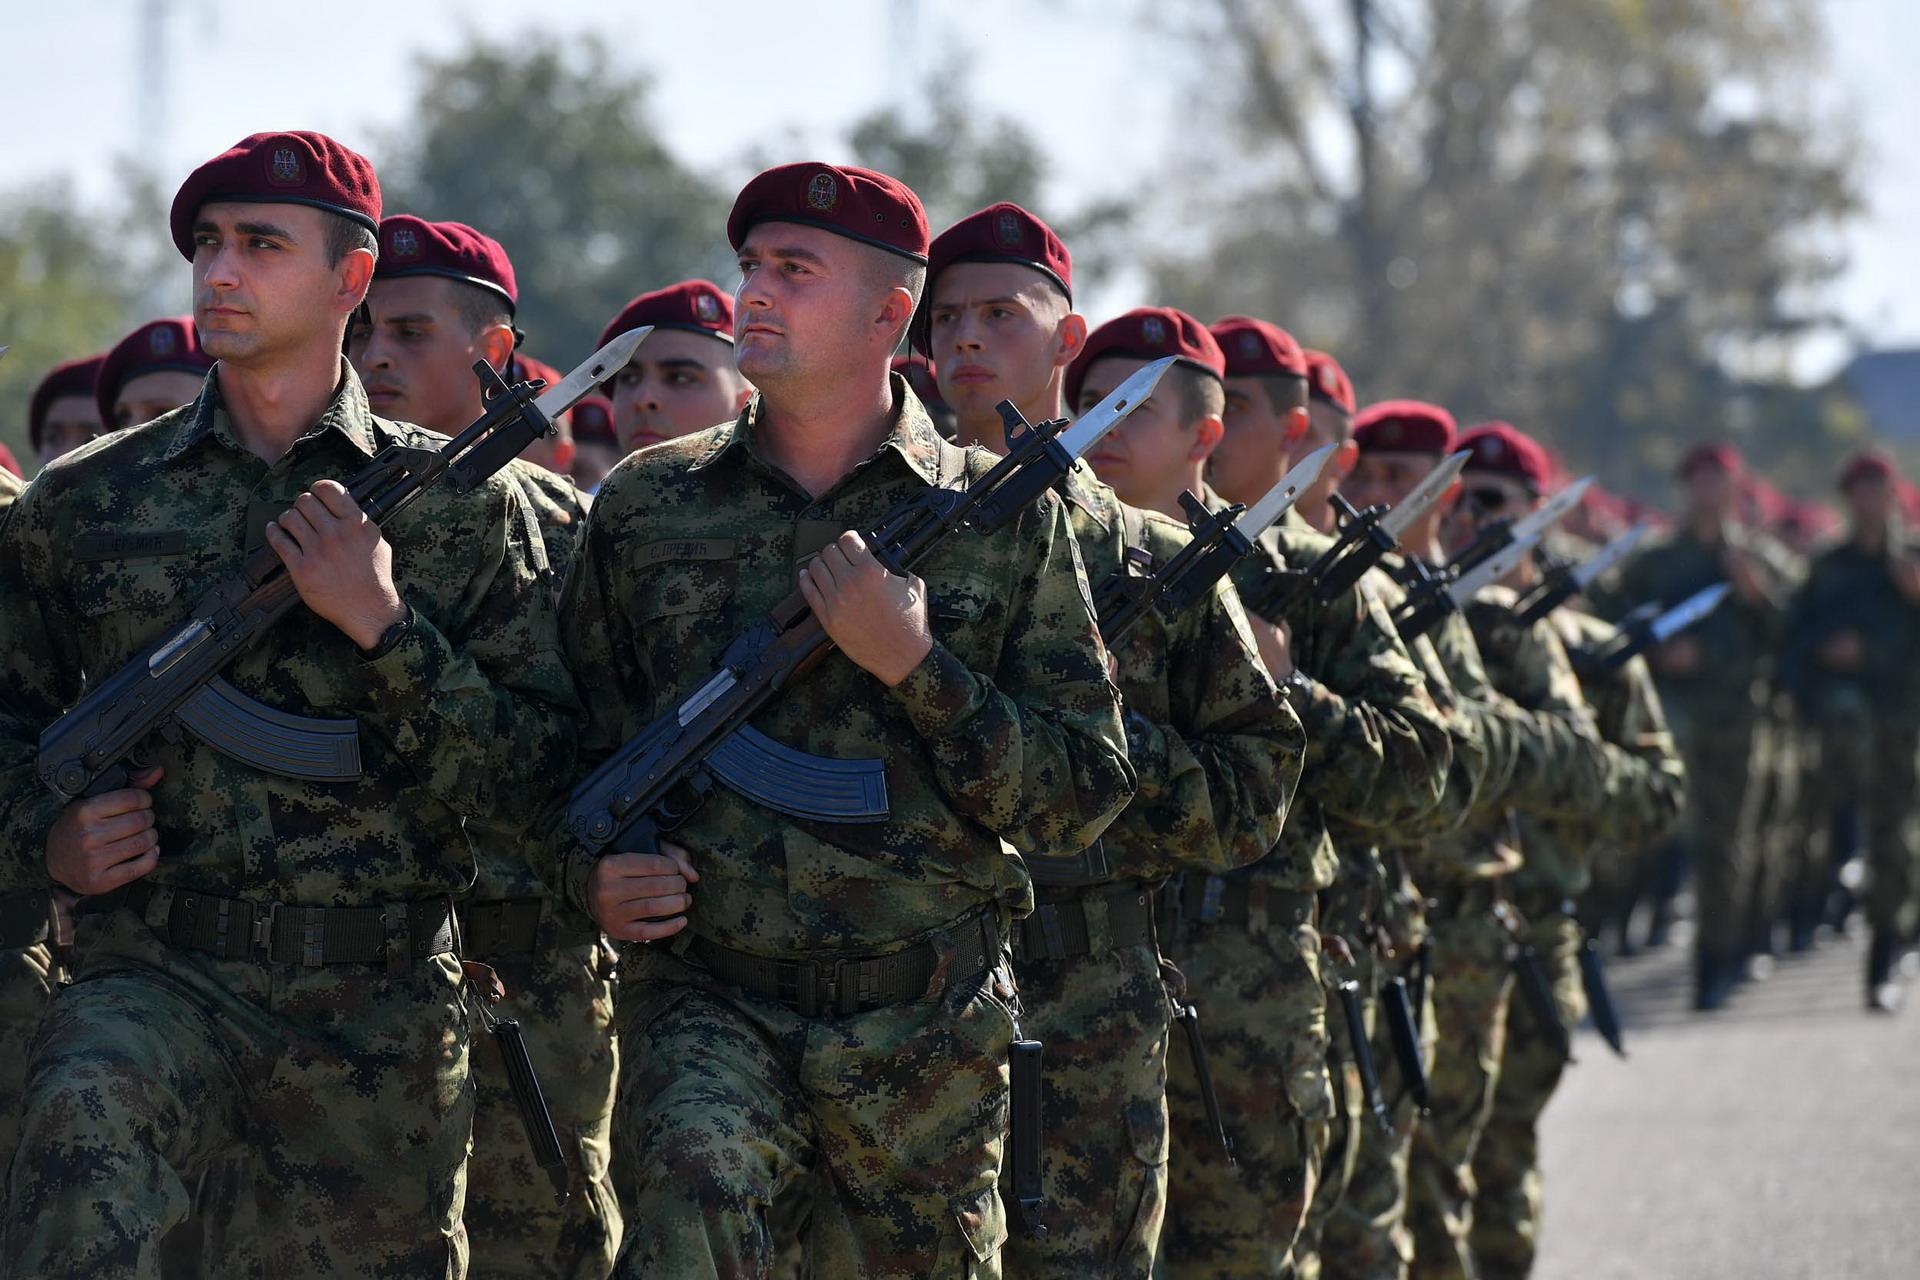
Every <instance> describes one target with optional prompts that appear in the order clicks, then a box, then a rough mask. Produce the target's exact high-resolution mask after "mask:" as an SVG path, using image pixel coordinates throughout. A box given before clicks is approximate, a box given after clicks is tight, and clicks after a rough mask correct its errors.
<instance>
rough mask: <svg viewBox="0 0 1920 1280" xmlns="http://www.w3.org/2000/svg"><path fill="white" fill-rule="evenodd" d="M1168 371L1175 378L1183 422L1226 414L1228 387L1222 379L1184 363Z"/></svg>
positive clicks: (1175, 389)
mask: <svg viewBox="0 0 1920 1280" xmlns="http://www.w3.org/2000/svg"><path fill="white" fill-rule="evenodd" d="M1167 372H1168V373H1169V374H1170V375H1171V376H1172V377H1173V378H1174V379H1175V381H1174V384H1173V386H1174V391H1175V393H1176V394H1177V396H1178V400H1177V403H1178V404H1179V406H1180V421H1181V423H1182V424H1185V423H1190V422H1198V421H1200V419H1202V418H1218V417H1222V416H1224V415H1225V414H1226V412H1227V388H1226V384H1225V383H1223V382H1221V381H1220V379H1218V378H1216V377H1214V376H1213V375H1212V374H1210V373H1204V372H1202V371H1201V370H1199V369H1195V368H1193V367H1191V366H1189V365H1184V364H1176V365H1175V366H1173V368H1171V369H1169V370H1167Z"/></svg>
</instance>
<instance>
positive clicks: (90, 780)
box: [34, 328, 652, 800]
mask: <svg viewBox="0 0 1920 1280" xmlns="http://www.w3.org/2000/svg"><path fill="white" fill-rule="evenodd" d="M650 332H652V330H651V329H650V328H640V329H630V330H628V331H627V332H625V333H623V334H621V335H620V336H619V337H617V338H615V339H614V340H613V341H611V342H609V343H607V344H606V345H605V346H604V347H602V348H600V350H598V351H596V352H594V353H593V355H592V356H590V357H589V358H588V359H587V361H586V363H585V364H582V365H581V366H580V367H579V368H577V369H575V370H574V371H573V372H572V373H570V374H568V375H567V376H566V377H565V378H563V379H561V381H560V384H559V385H558V386H555V387H552V388H549V389H548V390H547V391H546V392H545V394H539V392H540V388H541V387H542V386H544V385H545V384H544V383H542V382H540V381H538V380H535V381H531V382H516V383H513V384H512V385H508V384H507V383H506V382H504V381H502V380H501V378H500V375H499V374H497V373H495V372H494V370H493V369H492V367H491V366H489V365H488V364H487V363H486V362H485V361H478V362H476V363H475V364H474V366H473V371H474V375H475V376H476V377H478V378H479V379H480V382H481V385H482V387H483V389H484V390H483V394H484V396H485V399H486V406H487V407H486V411H485V412H484V413H482V414H481V415H480V416H479V417H478V418H476V419H474V421H473V422H472V424H470V425H469V426H468V427H467V428H466V429H465V430H464V431H462V432H461V433H460V434H459V435H457V436H455V437H453V439H451V440H449V441H448V442H447V443H446V444H445V445H443V446H442V447H440V448H438V449H429V448H423V447H419V446H414V445H401V444H394V445H388V446H387V447H386V448H384V449H382V450H381V451H380V453H379V454H378V455H377V456H375V457H374V459H373V460H372V461H371V462H369V463H368V464H367V465H366V467H365V468H364V469H362V470H361V471H360V473H359V474H358V475H356V476H354V477H353V479H352V480H351V481H349V482H348V484H347V493H348V495H349V496H350V497H352V499H353V500H354V502H355V504H356V505H358V506H359V508H360V510H361V511H362V512H364V513H365V514H366V516H367V518H368V519H369V520H371V521H373V522H374V523H375V524H379V525H384V524H386V523H387V522H388V521H390V520H392V519H393V518H394V517H395V516H397V515H399V514H400V513H402V512H404V511H406V510H407V509H408V508H409V507H411V506H412V505H413V504H414V503H415V502H417V501H418V500H419V499H420V497H421V495H423V494H425V493H426V492H427V491H428V490H430V489H432V488H433V487H434V486H435V485H436V484H439V483H441V482H442V481H445V482H447V483H450V484H452V485H453V486H454V488H455V489H456V490H458V491H459V492H461V493H467V492H470V491H471V490H473V489H475V488H477V487H478V486H480V485H481V484H484V483H485V482H486V481H487V479H488V478H489V477H491V476H492V475H493V474H494V473H495V472H497V471H499V470H500V468H502V467H504V466H506V465H507V463H508V462H510V461H512V460H513V459H514V458H516V457H518V456H519V454H520V451H521V450H522V449H524V448H526V447H527V446H528V445H529V444H532V443H533V442H534V441H535V440H537V439H539V438H540V437H541V436H542V435H545V434H547V433H549V432H551V431H552V430H553V426H552V419H553V418H555V417H557V416H559V415H560V414H562V413H565V412H566V411H567V410H568V409H569V408H571V407H572V405H573V403H574V402H575V401H576V400H578V399H580V397H581V396H583V395H585V394H586V393H587V392H588V391H591V390H592V389H593V388H594V386H595V385H597V384H598V383H599V382H600V381H602V380H603V379H605V378H607V377H609V376H610V375H612V374H613V373H614V372H615V371H616V370H618V369H620V368H622V367H623V366H625V364H626V363H627V360H628V359H629V358H630V357H631V356H632V355H633V351H634V348H636V347H638V346H639V345H640V343H641V341H642V340H643V339H644V338H645V337H646V336H647V334H648V333H650ZM299 603H300V594H299V592H298V591H297V590H296V589H295V588H294V585H293V579H292V577H291V576H289V575H288V573H287V571H286V567H285V566H284V565H282V564H281V563H280V557H279V556H278V555H276V554H275V553H274V550H273V548H271V547H267V546H262V547H258V548H256V549H255V550H254V551H253V552H252V553H251V554H249V555H248V556H247V559H246V562H245V565H244V567H243V568H242V569H241V571H240V572H239V573H237V574H235V575H234V576H233V577H231V578H228V579H227V580H226V581H224V582H222V583H220V584H219V585H217V586H216V587H214V589H213V590H212V591H210V592H208V593H207V594H206V595H204V596H202V597H201V598H200V599H199V600H198V601H197V602H195V604H194V606H193V609H192V612H191V616H190V617H189V618H188V619H187V621H185V622H183V623H181V624H180V625H179V626H177V627H174V628H173V629H172V630H170V631H168V632H167V633H166V634H165V635H163V636H161V637H160V638H159V639H158V640H156V641H154V642H153V643H152V644H150V645H148V646H147V647H146V648H145V649H143V650H141V651H140V652H139V653H138V654H136V655H135V656H134V657H133V659H132V660H131V661H129V662H128V663H126V665H124V666H122V667H121V668H120V669H119V670H118V671H116V672H114V673H113V674H112V675H110V676H108V677H107V678H106V679H105V680H103V681H101V682H100V683H99V684H98V685H96V686H95V687H94V688H92V689H91V690H89V691H88V692H87V694H86V696H84V697H82V698H81V699H80V701H79V702H78V703H76V704H75V705H74V707H73V708H72V709H71V710H69V711H68V712H67V713H66V714H65V715H62V716H61V717H60V718H59V719H58V720H56V721H54V722H53V723H52V724H51V725H49V726H48V727H47V729H46V731H45V732H44V733H42V734H41V735H40V747H39V756H38V759H37V760H36V761H35V765H34V768H35V772H36V773H37V774H38V775H39V777H40V781H41V782H43V783H45V784H46V785H47V786H48V787H49V788H51V789H52V790H53V791H54V792H55V793H56V794H58V795H59V796H61V797H62V798H63V799H66V800H77V799H79V798H81V797H83V796H95V795H100V794H102V793H103V792H107V791H117V790H120V789H121V788H123V787H125V786H126V785H127V782H128V778H129V776H130V773H131V769H130V766H129V757H130V756H131V755H132V753H133V751H134V750H135V748H137V747H138V746H139V745H140V743H141V742H143V741H145V740H146V739H147V737H148V736H149V735H151V734H153V733H155V732H164V733H172V732H177V730H176V727H175V726H178V727H180V728H185V729H187V730H188V731H190V732H192V733H193V734H194V735H195V736H196V737H198V738H200V739H201V740H202V741H204V742H205V743H206V744H207V745H208V746H210V747H212V748H214V749H215V750H216V751H219V752H221V753H223V754H225V755H228V756H231V757H233V758H234V759H236V760H240V761H243V762H245V763H247V764H251V765H253V766H254V767H256V768H259V769H263V770H266V771H268V772H271V773H278V774H282V775H284V776H286V777H291V778H307V779H313V780H316V781H323V782H342V781H351V780H352V779H354V778H357V777H359V776H360V739H359V726H358V724H357V722H355V721H353V720H321V719H316V718H313V717H308V716H295V715H288V714H287V713H285V712H282V711H276V710H274V709H273V708H271V707H268V706H265V705H263V704H261V703H259V702H257V701H255V700H254V699H252V698H249V697H247V696H246V695H245V694H243V693H241V692H240V691H239V690H238V689H235V688H234V687H233V686H232V685H231V684H229V683H228V682H227V681H226V680H224V679H222V678H221V676H220V673H221V672H222V671H224V670H225V669H226V668H227V667H228V665H230V664H231V663H232V662H233V661H234V659H236V658H238V657H239V656H240V655H241V654H242V653H245V652H246V651H247V650H249V649H251V648H252V647H253V646H254V645H256V644H258V643H259V641H260V639H261V637H263V636H265V635H266V634H267V632H269V631H271V630H272V629H273V627H274V625H275V624H276V623H278V622H279V621H280V620H281V619H282V618H284V617H286V616H287V615H288V614H289V613H291V612H292V611H293V609H294V607H295V606H296V605H298V604H299Z"/></svg>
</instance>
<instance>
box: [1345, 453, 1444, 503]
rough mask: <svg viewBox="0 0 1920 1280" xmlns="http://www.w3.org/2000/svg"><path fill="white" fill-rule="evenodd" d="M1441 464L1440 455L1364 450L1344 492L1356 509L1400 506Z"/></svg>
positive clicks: (1354, 466) (1355, 464)
mask: <svg viewBox="0 0 1920 1280" xmlns="http://www.w3.org/2000/svg"><path fill="white" fill-rule="evenodd" d="M1439 464H1440V455H1439V454H1437V453H1402V452H1398V451H1394V450H1387V449H1368V450H1364V451H1362V453H1361V454H1360V460H1359V461H1358V462H1356V463H1354V465H1353V474H1352V475H1350V476H1348V477H1347V482H1346V484H1344V485H1342V486H1341V491H1342V492H1343V493H1345V494H1346V495H1347V501H1349V502H1351V503H1353V505H1354V506H1356V507H1370V506H1373V505H1374V504H1375V503H1379V502H1384V503H1386V504H1387V505H1388V506H1398V505H1400V503H1401V502H1402V501H1403V500H1404V499H1405V498H1406V496H1407V495H1408V494H1410V493H1412V492H1413V490H1414V488H1415V486H1417V485H1418V484H1419V483H1420V482H1421V481H1422V480H1425V479H1426V478H1427V474H1428V473H1429V472H1431V471H1432V470H1433V469H1434V468H1435V467H1436V466H1438V465H1439Z"/></svg>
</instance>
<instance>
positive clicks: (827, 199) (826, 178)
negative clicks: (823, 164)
mask: <svg viewBox="0 0 1920 1280" xmlns="http://www.w3.org/2000/svg"><path fill="white" fill-rule="evenodd" d="M839 203H840V186H839V184H838V183H836V182H835V181H834V180H833V175H832V174H830V173H816V174H814V175H813V181H811V182H809V183H808V184H807V207H808V208H810V209H817V210H819V211H820V212H821V213H832V212H833V208H834V206H835V205H837V204H839Z"/></svg>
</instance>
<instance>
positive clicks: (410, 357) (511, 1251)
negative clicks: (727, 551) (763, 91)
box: [347, 214, 620, 1277]
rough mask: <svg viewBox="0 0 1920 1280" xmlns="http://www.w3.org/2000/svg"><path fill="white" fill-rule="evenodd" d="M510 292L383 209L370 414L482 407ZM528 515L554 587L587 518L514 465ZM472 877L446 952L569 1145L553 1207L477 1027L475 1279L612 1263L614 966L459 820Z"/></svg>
mask: <svg viewBox="0 0 1920 1280" xmlns="http://www.w3.org/2000/svg"><path fill="white" fill-rule="evenodd" d="M518 305H519V290H518V287H517V284H516V281H515V279H514V274H513V263H512V261H511V259H509V258H508V256H507V252H506V250H505V249H504V248H502V247H501V245H500V244H499V242H497V241H495V240H494V239H493V238H492V237H491V236H488V235H485V234H483V233H482V232H479V231H476V230H475V229H474V228H472V227H469V226H467V225H465V224H464V223H459V222H428V221H426V220H425V219H422V218H416V217H414V216H412V215H410V214H396V215H393V216H390V217H387V218H385V219H383V220H382V221H381V223H380V260H379V262H378V264H377V265H376V266H375V267H374V271H373V284H372V285H371V287H370V288H369V289H368V290H367V301H366V307H365V310H364V311H363V312H362V313H361V315H360V318H359V322H358V323H356V324H354V325H353V326H352V328H351V330H350V331H349V335H348V344H347V353H348V355H349V357H350V358H351V359H352V361H353V365H354V368H355V370H356V371H358V372H359V374H360V376H361V379H362V381H363V383H364V385H365V386H366V388H367V397H368V399H369V400H370V401H371V402H372V403H373V405H374V407H375V408H376V409H378V410H379V411H380V412H381V413H383V414H387V415H391V416H392V417H395V418H398V419H400V420H402V421H405V422H412V423H416V424H418V425H420V426H423V427H426V428H427V429H428V430H430V431H435V432H438V433H439V434H441V435H445V436H451V435H454V434H456V433H457V432H459V431H460V430H461V428H463V427H465V426H466V425H467V424H468V423H470V422H472V421H473V420H474V419H475V418H477V417H479V416H480V415H481V413H483V412H484V411H485V404H484V402H483V400H482V398H481V391H482V384H481V382H480V380H479V379H478V378H476V377H475V376H474V369H473V365H474V362H475V361H476V360H478V361H484V362H485V363H486V364H487V365H488V367H490V368H492V369H495V370H496V371H505V370H506V369H507V366H508V362H509V361H510V360H511V359H512V358H513V354H514V347H515V344H516V340H517V337H516V333H515V330H514V328H513V321H514V311H515V309H516V308H517V306H518ZM505 474H507V475H509V476H511V477H512V478H513V479H514V481H515V482H516V483H518V484H519V486H520V490H521V497H522V498H523V499H524V500H525V501H526V504H527V506H528V508H529V509H531V510H532V511H533V512H534V514H535V516H536V518H537V519H538V520H539V524H540V536H541V544H542V548H543V551H544V553H545V556H546V560H547V565H548V579H549V582H550V583H551V584H552V589H553V592H554V596H555V599H556V600H557V599H558V596H559V590H560V582H561V581H562V580H563V578H564V576H565V574H566V570H567V566H568V565H569V564H571V563H572V560H573V553H574V548H575V543H576V541H577V539H578V537H579V533H580V527H581V524H582V523H583V522H584V520H585V516H586V512H585V508H584V504H583V503H582V501H581V498H580V495H579V493H578V491H577V490H576V489H575V488H574V486H573V483H572V481H571V480H570V479H568V478H566V477H565V476H560V475H556V474H554V473H553V472H551V471H549V470H547V468H546V467H544V466H537V465H534V464H533V463H528V462H521V461H516V462H514V463H512V464H510V465H509V467H508V469H507V471H506V472H505ZM468 833H469V835H470V836H471V837H472V839H473V843H474V848H475V859H476V864H477V874H476V876H475V880H474V884H473V887H472V889H471V890H470V891H469V892H468V893H467V894H466V895H464V896H463V897H462V898H461V900H460V901H459V903H458V910H459V920H460V936H461V948H462V954H464V955H466V956H469V957H471V958H473V959H475V960H480V961H484V962H485V963H486V964H488V965H490V966H492V967H493V968H494V969H495V970H496V971H497V972H498V973H499V975H500V978H501V980H502V981H503V982H504V983H505V985H506V989H507V995H506V998H505V999H504V1000H502V1001H500V1002H499V1006H498V1008H499V1012H500V1013H501V1014H502V1016H511V1017H516V1018H517V1019H518V1020H519V1022H520V1024H521V1027H522V1029H523V1032H524V1035H525V1037H526V1040H527V1046H528V1050H529V1052H530V1054H531V1056H532V1059H533V1065H534V1069H535V1072H536V1073H537V1074H538V1076H539V1078H540V1082H541V1086H542V1091H543V1093H544V1094H545V1097H546V1101H547V1106H548V1109H549V1110H550V1111H551V1112H552V1113H553V1118H554V1124H555V1126H556V1129H557V1131H558V1132H559V1134H560V1135H561V1137H562V1140H563V1141H567V1142H569V1143H570V1145H569V1149H568V1151H567V1155H568V1161H567V1163H568V1166H569V1168H570V1170H571V1173H572V1178H573V1186H572V1188H571V1194H570V1195H569V1197H568V1199H567V1201H566V1202H565V1203H564V1204H555V1202H554V1196H553V1193H552V1191H551V1190H550V1189H549V1187H548V1185H547V1180H546V1178H545V1177H543V1176H542V1175H541V1174H540V1172H539V1170H538V1169H537V1168H536V1167H535V1165H534V1164H533V1162H532V1160H531V1159H530V1158H529V1155H530V1153H529V1150H528V1147H527V1138H526V1134H525V1131H524V1129H523V1128H522V1124H521V1120H520V1117H519V1114H518V1112H517V1110H516V1109H515V1105H514V1100H513V1094H512V1090H511V1088H510V1086H509V1084H508V1079H507V1071H506V1065H505V1064H504V1063H503V1062H502V1061H501V1056H500V1051H499V1049H498V1048H497V1047H496V1046H495V1045H494V1044H493V1043H492V1038H491V1037H485V1038H483V1039H482V1040H481V1042H480V1043H479V1044H477V1045H476V1046H475V1048H474V1051H473V1076H474V1119H473V1155H472V1158H471V1159H470V1160H469V1161H468V1164H467V1209H466V1221H467V1235H468V1238H469V1242H470V1245H471V1248H472V1265H473V1269H474V1270H475V1271H476V1272H477V1273H479V1274H482V1275H543V1276H564V1277H600V1276H604V1275H606V1274H607V1272H608V1271H609V1270H610V1269H611V1268H612V1266H613V1255H614V1251H615V1249H617V1248H618V1247H619V1242H620V1209H619V1205H618V1203H617V1201H616V1199H615V1197H614V1193H613V1183H612V1176H611V1173H610V1172H609V1160H610V1152H609V1150H608V1130H609V1128H610V1127H611V1125H612V1120H613V1088H614V1080H615V1077H616V1075H617V1074H618V1065H617V1055H616V1053H615V1047H614V1040H613V1027H612V1020H613V983H612V965H611V963H610V960H609V958H608V955H607V952H606V948H605V946H604V944H603V943H602V941H601V939H600V936H599V934H598V933H597V932H596V931H595V930H594V928H593V926H592V924H591V922H589V921H588V920H586V919H585V918H584V917H583V916H581V915H580V914H579V913H578V912H577V911H575V910H574V909H572V908H570V907H568V906H567V905H566V904H565V903H563V902H561V901H559V900H558V899H556V898H555V897H554V896H553V895H552V893H551V892H550V891H549V890H548V888H547V886H546V885H544V884H542V883H541V882H540V880H539V879H538V877H536V876H535V875H534V874H533V872H532V870H531V869H530V868H529V867H528V865H527V861H526V857H525V855H524V852H523V851H522V850H521V848H520V847H519V845H518V843H517V842H516V841H514V840H512V839H509V838H508V837H506V836H505V835H503V834H502V833H500V832H498V831H496V830H494V829H492V828H491V827H489V826H488V825H486V824H483V823H479V822H474V823H470V824H469V826H468Z"/></svg>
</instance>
